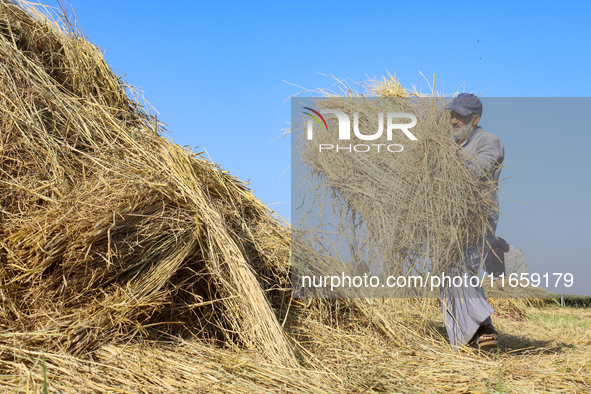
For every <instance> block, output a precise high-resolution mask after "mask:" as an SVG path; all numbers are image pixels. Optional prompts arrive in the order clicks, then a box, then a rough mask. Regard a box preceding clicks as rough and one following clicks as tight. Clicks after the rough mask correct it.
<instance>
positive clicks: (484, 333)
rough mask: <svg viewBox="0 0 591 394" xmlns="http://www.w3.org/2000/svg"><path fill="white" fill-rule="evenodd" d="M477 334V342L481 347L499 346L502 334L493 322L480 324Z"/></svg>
mask: <svg viewBox="0 0 591 394" xmlns="http://www.w3.org/2000/svg"><path fill="white" fill-rule="evenodd" d="M477 335H478V340H477V341H476V344H477V345H478V348H479V349H482V348H488V347H492V346H497V345H498V344H499V338H500V335H499V333H498V332H497V330H495V327H494V326H493V325H492V324H487V325H486V326H480V328H479V329H478V331H477ZM483 337H486V339H483Z"/></svg>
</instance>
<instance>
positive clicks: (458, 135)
mask: <svg viewBox="0 0 591 394" xmlns="http://www.w3.org/2000/svg"><path fill="white" fill-rule="evenodd" d="M472 130H474V125H473V124H472V119H470V122H469V123H467V124H465V125H463V126H460V127H459V129H454V127H453V126H452V127H451V135H452V136H453V137H454V140H455V141H456V142H459V141H460V140H461V139H462V138H464V136H465V135H466V134H468V133H469V132H471V131H472Z"/></svg>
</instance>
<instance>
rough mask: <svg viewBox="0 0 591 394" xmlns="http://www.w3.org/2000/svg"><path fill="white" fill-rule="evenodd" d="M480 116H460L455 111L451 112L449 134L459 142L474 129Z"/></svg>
mask: <svg viewBox="0 0 591 394" xmlns="http://www.w3.org/2000/svg"><path fill="white" fill-rule="evenodd" d="M479 120H480V115H476V114H470V115H460V114H458V113H457V112H455V111H451V114H450V122H451V133H452V135H453V137H454V139H455V140H456V141H459V140H460V139H461V138H462V137H463V136H464V135H465V134H466V133H469V132H470V131H472V130H473V129H474V127H476V125H477V124H478V121H479Z"/></svg>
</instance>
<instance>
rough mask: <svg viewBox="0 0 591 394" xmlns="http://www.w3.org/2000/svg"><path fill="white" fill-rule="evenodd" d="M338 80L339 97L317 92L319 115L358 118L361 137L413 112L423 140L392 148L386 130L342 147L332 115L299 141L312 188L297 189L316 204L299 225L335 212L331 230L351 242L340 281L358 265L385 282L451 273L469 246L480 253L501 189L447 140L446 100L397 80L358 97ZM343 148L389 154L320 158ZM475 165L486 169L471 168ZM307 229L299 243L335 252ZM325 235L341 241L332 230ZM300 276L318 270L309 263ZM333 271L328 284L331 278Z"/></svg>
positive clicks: (399, 140)
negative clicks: (390, 277)
mask: <svg viewBox="0 0 591 394" xmlns="http://www.w3.org/2000/svg"><path fill="white" fill-rule="evenodd" d="M337 81H338V85H339V86H340V88H341V91H340V92H334V93H333V92H331V91H326V90H319V93H321V95H322V96H323V97H321V98H319V99H311V101H313V102H314V104H315V105H316V107H317V109H333V110H340V111H342V112H344V113H346V114H352V113H354V112H358V113H359V114H360V115H359V130H360V131H361V132H362V133H365V134H373V133H375V130H377V129H378V119H379V115H378V114H379V113H381V114H383V117H384V122H385V119H386V118H385V117H386V115H385V114H387V113H410V114H413V115H415V116H416V118H417V124H416V125H415V126H414V127H412V129H411V132H412V134H413V135H414V136H415V137H416V138H417V140H415V141H413V140H410V139H409V138H407V137H406V136H405V135H404V134H403V133H402V132H401V131H400V130H395V131H394V132H395V133H396V134H394V133H392V139H391V140H390V139H387V133H386V130H385V127H384V128H383V132H382V134H381V136H380V137H379V138H377V139H375V140H371V141H363V140H360V139H357V138H356V137H354V136H352V137H351V140H349V141H347V140H340V141H337V140H336V131H335V130H338V129H339V125H338V122H337V119H336V117H335V116H326V121H327V122H328V128H324V127H322V128H316V129H315V130H314V138H313V139H307V138H306V136H307V133H306V132H300V133H297V134H296V133H294V136H295V138H296V140H295V141H294V144H295V147H296V148H295V149H296V153H297V154H298V155H299V158H300V159H301V162H300V163H298V164H297V165H298V166H302V167H305V168H306V170H307V172H306V175H305V177H306V179H303V180H301V182H303V183H304V184H307V185H308V186H307V189H306V193H307V195H306V196H305V197H303V198H302V201H314V205H311V206H310V208H307V207H306V208H305V209H307V210H306V212H305V213H304V214H303V215H302V220H301V222H302V225H303V223H306V221H309V220H310V218H309V216H310V215H311V216H313V217H314V216H316V217H319V216H320V215H319V212H326V211H330V212H333V217H334V218H333V219H330V222H332V223H338V224H339V227H338V229H337V230H336V231H337V232H338V234H340V235H341V236H343V237H348V239H347V241H346V242H345V244H346V245H349V248H350V249H351V250H353V249H355V252H351V254H352V255H353V257H352V258H351V263H350V264H349V265H350V267H349V268H348V269H347V268H346V267H345V268H343V267H338V269H337V270H336V272H338V271H345V272H349V273H351V275H354V273H355V270H356V269H357V268H358V267H357V266H358V265H359V263H360V262H361V263H362V265H363V264H365V265H366V266H369V267H368V268H366V272H376V270H377V269H378V268H377V267H388V270H389V271H387V272H386V273H384V272H383V271H384V269H383V268H381V269H380V271H381V272H382V275H384V277H385V276H387V275H401V274H411V273H412V274H415V273H417V272H418V273H422V274H424V275H426V273H427V272H431V273H438V272H441V270H446V271H447V272H450V271H451V270H452V269H453V267H450V264H454V262H457V261H459V260H458V256H461V255H464V254H465V248H466V246H467V245H474V244H476V243H479V242H480V244H479V245H480V246H481V247H482V246H483V245H482V242H483V240H482V236H481V235H482V234H486V233H487V231H489V229H490V223H489V221H488V217H489V215H490V214H491V213H492V212H495V213H496V214H498V208H497V207H496V205H495V204H494V203H493V201H492V199H491V193H493V191H494V189H495V188H496V187H497V182H495V181H493V180H484V179H477V178H476V177H475V176H474V173H473V171H472V169H471V168H470V167H469V166H467V165H466V161H467V160H469V159H468V158H467V157H466V156H465V155H464V151H463V150H459V148H458V145H457V144H455V143H453V140H452V139H451V136H450V123H449V111H445V110H444V105H445V104H446V103H447V102H448V99H446V98H445V97H441V96H439V95H438V94H437V93H436V92H435V91H433V92H432V93H431V94H429V95H422V94H419V93H417V92H412V91H408V90H406V89H404V88H403V87H402V86H400V84H399V83H398V81H397V80H396V79H395V78H394V77H393V76H391V75H390V76H389V77H388V78H384V80H383V81H377V80H370V81H369V82H368V83H367V84H361V86H364V89H365V90H363V91H362V92H356V91H353V90H352V89H351V88H350V87H348V85H345V83H344V82H342V81H340V80H337ZM308 105H311V104H308ZM400 122H401V123H405V122H406V123H408V120H400ZM299 127H300V125H299V124H296V125H294V128H296V129H298V128H299ZM351 128H353V121H352V124H351ZM329 130H330V131H329ZM337 142H338V144H339V145H341V144H342V145H343V146H356V144H366V146H368V145H369V144H371V145H372V146H376V145H378V144H382V146H383V148H381V149H382V150H381V151H378V150H377V149H375V148H372V149H371V150H369V151H368V152H366V153H359V152H357V153H356V152H349V151H347V150H344V151H341V152H337V151H336V149H331V150H324V151H322V150H321V149H319V146H320V144H323V145H325V146H327V145H333V146H334V145H335V144H337ZM391 144H400V145H401V146H403V149H402V151H400V152H398V153H389V152H387V151H386V148H385V146H388V145H391ZM360 149H362V150H363V149H365V148H360ZM396 149H399V148H396ZM396 149H395V150H396ZM471 164H472V166H474V167H478V166H480V165H481V163H479V162H478V161H476V160H474V159H472V160H471ZM327 222H328V221H327ZM308 223H313V224H312V225H310V224H309V225H307V226H306V225H303V228H302V229H301V231H302V232H303V233H306V232H307V234H304V235H302V237H304V239H306V240H307V241H303V242H308V243H310V242H311V241H310V239H311V238H315V240H316V242H313V241H312V243H311V245H312V248H313V249H315V250H330V249H332V248H333V244H332V242H333V240H334V237H332V238H331V237H327V236H323V235H322V234H321V233H320V234H319V232H318V231H317V223H316V221H314V222H308ZM294 225H296V226H299V225H300V223H294ZM308 227H309V228H308ZM333 227H334V226H333ZM326 228H328V229H329V230H328V231H332V232H335V230H332V227H331V226H326ZM308 230H310V231H308ZM309 233H314V234H313V236H312V235H309ZM334 249H337V248H334ZM302 269H303V270H308V269H312V267H306V266H305V264H304V267H303V268H302ZM325 271H326V270H325ZM329 272H332V271H327V273H326V275H331V274H330V273H329ZM380 294H381V293H380Z"/></svg>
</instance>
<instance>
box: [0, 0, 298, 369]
mask: <svg viewBox="0 0 591 394" xmlns="http://www.w3.org/2000/svg"><path fill="white" fill-rule="evenodd" d="M0 15H1V17H0V56H1V58H2V66H1V67H0V111H1V115H0V131H1V134H0V170H1V173H0V193H1V194H0V195H1V196H2V200H1V213H0V221H1V223H2V227H1V230H0V252H1V253H0V256H1V265H0V281H1V284H0V295H1V308H0V326H1V329H2V330H3V331H5V332H28V333H30V334H29V335H26V336H23V337H22V338H19V340H22V343H23V344H29V345H33V344H34V345H36V346H41V347H46V348H47V347H54V348H61V349H68V350H69V351H71V352H84V351H87V350H90V349H94V348H97V347H98V346H99V345H101V344H103V343H105V342H117V341H120V340H127V338H129V335H131V334H134V335H144V336H145V335H149V334H150V335H154V334H155V333H162V334H175V335H177V334H178V335H182V334H186V333H193V334H197V335H199V336H201V337H205V338H210V339H213V340H219V341H223V342H224V343H226V344H229V345H233V344H236V345H240V346H243V347H245V348H248V349H253V350H257V351H259V352H261V353H262V354H264V356H265V357H266V358H268V359H271V360H274V361H276V362H278V363H281V364H284V365H293V363H294V359H293V355H292V353H291V350H290V348H289V346H288V343H287V341H286V339H285V337H284V335H283V332H282V329H281V327H280V325H279V324H278V320H277V316H276V313H280V305H281V303H282V301H283V297H284V296H283V294H284V293H285V292H284V289H283V288H284V287H285V280H286V277H287V271H288V268H287V261H288V257H287V256H288V254H289V233H288V231H287V230H286V229H285V228H284V227H283V226H282V225H280V224H279V223H278V222H277V221H276V220H275V219H274V218H273V217H272V214H271V212H270V211H269V210H268V209H267V208H266V207H265V206H264V205H263V204H262V203H261V202H260V201H258V200H257V199H256V198H255V197H254V196H253V195H252V193H251V192H250V191H249V189H248V188H247V187H246V185H245V184H244V183H243V182H241V181H240V180H238V179H236V178H234V177H232V176H231V175H228V174H227V172H225V171H223V170H222V169H220V168H219V166H218V165H216V164H214V163H211V162H210V161H208V160H206V159H204V158H203V157H202V156H200V155H199V154H194V153H192V152H188V151H187V150H185V149H183V148H182V147H180V146H178V145H175V144H173V143H171V142H169V140H168V139H166V138H164V137H162V136H160V135H159V133H161V132H162V131H163V130H162V129H161V128H160V126H159V125H158V123H157V122H156V121H155V120H154V119H153V118H152V117H151V116H150V115H149V114H148V113H147V112H145V111H144V109H143V108H142V107H141V106H140V105H138V104H137V103H136V102H135V101H134V100H132V99H130V98H129V94H128V93H129V91H128V89H129V88H128V87H127V86H126V85H125V84H124V83H122V82H121V80H120V79H118V78H117V77H116V76H115V75H114V74H113V72H112V71H111V69H110V68H109V67H108V66H107V64H106V63H105V61H104V59H103V54H102V52H101V51H100V49H99V48H97V47H96V46H94V45H93V44H91V43H89V42H88V41H87V40H86V39H85V38H84V37H83V36H82V35H81V34H80V33H78V32H72V31H65V30H64V29H63V28H61V27H60V25H59V24H58V23H57V22H53V21H50V20H49V19H47V17H46V16H45V15H42V14H41V13H39V11H38V10H37V9H35V8H30V7H28V6H27V5H26V4H23V3H19V4H15V3H13V2H11V1H8V0H1V1H0ZM271 305H275V306H276V308H275V311H274V310H273V308H272V307H271ZM179 323H182V324H179Z"/></svg>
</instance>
